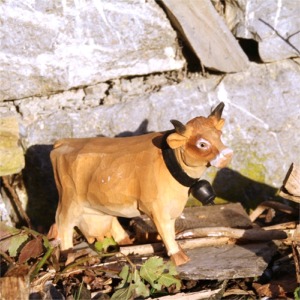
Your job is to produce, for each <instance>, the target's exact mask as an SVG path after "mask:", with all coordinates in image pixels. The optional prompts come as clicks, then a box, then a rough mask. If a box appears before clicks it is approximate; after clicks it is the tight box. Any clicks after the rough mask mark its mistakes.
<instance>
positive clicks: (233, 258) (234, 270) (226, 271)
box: [178, 242, 277, 280]
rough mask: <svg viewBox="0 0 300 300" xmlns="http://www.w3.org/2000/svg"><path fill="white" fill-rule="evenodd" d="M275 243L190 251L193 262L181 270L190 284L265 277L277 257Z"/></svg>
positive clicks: (181, 273)
mask: <svg viewBox="0 0 300 300" xmlns="http://www.w3.org/2000/svg"><path fill="white" fill-rule="evenodd" d="M276 250H277V246H276V245H275V244H274V243H273V242H269V243H255V244H247V245H223V246H220V247H205V248H195V249H192V250H187V251H186V253H187V255H188V256H189V257H190V259H191V260H190V261H189V262H188V263H186V264H185V265H183V266H179V267H178V272H179V276H180V278H181V279H186V280H204V279H209V280H225V279H236V278H249V277H257V276H261V275H262V273H263V272H264V270H265V269H266V268H267V266H268V263H269V262H270V261H271V259H272V256H273V255H274V254H275V253H276Z"/></svg>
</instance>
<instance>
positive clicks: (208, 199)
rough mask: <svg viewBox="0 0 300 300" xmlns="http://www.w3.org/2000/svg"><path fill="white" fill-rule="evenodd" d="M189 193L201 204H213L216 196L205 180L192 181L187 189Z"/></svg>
mask: <svg viewBox="0 0 300 300" xmlns="http://www.w3.org/2000/svg"><path fill="white" fill-rule="evenodd" d="M189 194H192V195H193V197H194V198H195V199H197V200H199V201H200V202H201V203H202V204H203V205H207V204H214V200H215V198H216V193H215V191H214V189H213V187H212V186H211V184H210V183H209V182H208V181H207V180H199V181H197V182H196V183H194V184H193V185H192V186H191V187H190V189H189Z"/></svg>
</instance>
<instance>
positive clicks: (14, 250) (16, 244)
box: [8, 234, 28, 257]
mask: <svg viewBox="0 0 300 300" xmlns="http://www.w3.org/2000/svg"><path fill="white" fill-rule="evenodd" d="M10 240H11V241H10V245H9V248H8V253H9V255H10V256H11V257H15V256H17V254H18V249H19V248H20V246H21V245H22V244H23V243H25V242H26V241H27V240H28V235H27V234H18V235H15V236H13V237H12V238H11V239H10Z"/></svg>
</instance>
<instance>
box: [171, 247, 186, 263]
mask: <svg viewBox="0 0 300 300" xmlns="http://www.w3.org/2000/svg"><path fill="white" fill-rule="evenodd" d="M171 260H172V262H173V263H174V264H175V265H176V266H180V265H183V264H185V263H187V262H188V261H189V260H190V258H189V257H188V256H187V255H186V254H185V253H184V252H183V251H182V250H180V251H178V252H177V253H175V254H172V255H171Z"/></svg>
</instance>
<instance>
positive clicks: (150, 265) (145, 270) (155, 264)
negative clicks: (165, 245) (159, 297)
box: [140, 256, 164, 290]
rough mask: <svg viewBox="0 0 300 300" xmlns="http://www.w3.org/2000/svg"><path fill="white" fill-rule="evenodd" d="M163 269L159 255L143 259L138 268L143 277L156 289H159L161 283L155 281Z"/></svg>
mask: <svg viewBox="0 0 300 300" xmlns="http://www.w3.org/2000/svg"><path fill="white" fill-rule="evenodd" d="M163 271H164V262H163V259H162V258H161V257H157V256H153V257H151V258H149V259H148V260H146V261H145V263H144V264H143V265H142V267H141V270H140V275H141V277H142V278H143V279H145V280H146V281H147V282H149V283H150V284H151V286H152V287H153V288H155V289H157V290H160V289H161V284H159V283H157V280H158V278H159V277H160V276H161V274H162V273H163Z"/></svg>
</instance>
